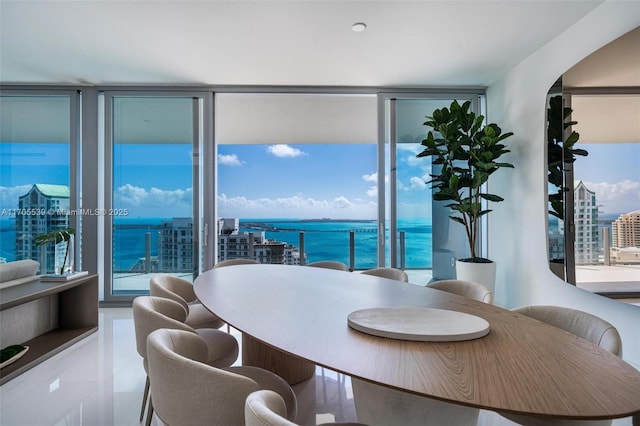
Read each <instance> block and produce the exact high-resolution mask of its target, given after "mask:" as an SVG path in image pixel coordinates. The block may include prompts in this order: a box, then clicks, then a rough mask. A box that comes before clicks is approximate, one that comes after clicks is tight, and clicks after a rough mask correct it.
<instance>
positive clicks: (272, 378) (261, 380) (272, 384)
mask: <svg viewBox="0 0 640 426" xmlns="http://www.w3.org/2000/svg"><path fill="white" fill-rule="evenodd" d="M223 370H226V371H230V372H232V373H235V374H240V375H242V376H245V377H249V378H250V379H252V380H254V381H255V382H256V383H257V384H258V387H259V388H260V389H269V390H272V391H274V392H276V393H277V394H278V395H280V396H281V397H282V399H284V403H285V404H286V406H287V419H289V420H291V421H295V419H296V415H297V414H298V401H297V399H296V395H295V394H294V393H293V391H292V390H291V386H289V384H288V383H287V382H285V381H284V379H282V378H281V377H280V376H277V375H276V374H274V373H272V372H270V371H267V370H264V369H262V368H258V367H250V366H242V367H228V368H223Z"/></svg>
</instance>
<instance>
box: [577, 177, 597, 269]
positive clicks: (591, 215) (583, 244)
mask: <svg viewBox="0 0 640 426" xmlns="http://www.w3.org/2000/svg"><path fill="white" fill-rule="evenodd" d="M574 209H575V210H574V213H575V216H574V218H575V228H576V240H575V252H576V264H577V265H588V264H597V263H598V255H599V250H598V248H599V244H600V230H599V228H598V204H597V203H596V193H595V192H593V191H591V190H589V189H588V188H587V187H586V186H585V184H584V183H583V182H582V181H580V182H578V184H577V185H576V186H575V190H574Z"/></svg>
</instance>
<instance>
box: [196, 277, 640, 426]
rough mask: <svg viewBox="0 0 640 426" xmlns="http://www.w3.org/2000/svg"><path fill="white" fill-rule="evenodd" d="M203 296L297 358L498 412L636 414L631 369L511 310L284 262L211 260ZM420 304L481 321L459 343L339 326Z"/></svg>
mask: <svg viewBox="0 0 640 426" xmlns="http://www.w3.org/2000/svg"><path fill="white" fill-rule="evenodd" d="M195 292H196V295H197V296H198V298H199V299H200V301H201V302H202V303H203V304H204V305H205V306H206V307H207V308H208V309H209V310H210V311H211V312H213V313H214V314H216V315H217V316H219V317H220V318H222V319H223V320H224V321H226V322H227V323H229V324H230V325H231V326H233V327H234V328H236V329H238V330H240V331H241V332H242V333H245V334H247V335H249V336H252V338H254V339H257V340H258V341H260V342H263V343H264V344H266V345H268V346H270V347H272V348H275V349H277V350H280V351H283V352H284V353H286V354H289V355H292V356H294V357H299V358H301V359H302V360H304V362H310V363H313V364H317V365H319V366H323V367H327V368H329V369H332V370H334V371H338V372H341V373H344V374H347V375H349V376H352V377H356V378H359V379H362V380H365V381H369V382H372V383H376V384H379V385H383V386H386V387H389V388H393V389H397V390H402V391H406V392H410V393H413V394H417V395H422V396H427V397H430V398H434V399H438V400H442V401H447V402H451V403H457V404H462V405H466V406H472V407H477V408H482V409H489V410H495V411H499V412H506V413H518V414H526V415H533V416H539V417H550V418H567V419H608V418H619V417H626V416H631V415H634V414H638V413H640V372H639V371H638V370H636V369H634V368H633V367H632V366H630V365H629V364H628V363H626V362H624V361H623V360H622V359H621V358H619V357H617V356H615V355H613V354H611V353H610V352H608V351H605V350H603V349H601V348H599V347H598V346H596V345H594V344H592V343H590V342H588V341H586V340H584V339H581V338H579V337H576V336H574V335H572V334H569V333H567V332H565V331H563V330H561V329H558V328H555V327H552V326H550V325H547V324H545V323H542V322H540V321H537V320H535V319H532V318H529V317H526V316H523V315H520V314H518V313H515V312H512V311H509V310H507V309H503V308H500V307H498V306H493V305H487V304H485V303H481V302H477V301H474V300H471V299H467V298H463V297H460V296H456V295H453V294H450V293H445V292H442V291H439V290H435V289H430V288H425V287H422V286H417V285H413V284H406V283H401V282H399V281H393V280H389V279H386V278H380V277H375V276H370V275H363V274H359V273H355V272H344V271H335V270H329V269H322V268H310V267H305V266H286V265H239V266H230V267H225V268H217V269H213V270H210V271H207V272H205V273H203V274H202V275H200V276H199V277H198V278H197V279H196V281H195ZM399 306H406V307H427V308H435V309H445V310H453V311H458V312H464V313H467V314H471V315H474V316H477V317H480V318H483V319H485V320H486V321H488V322H489V325H490V331H489V333H488V334H487V335H486V336H484V337H481V338H477V339H473V340H467V341H459V342H421V341H407V340H400V339H391V338H385V337H376V336H373V335H369V334H366V333H363V332H360V331H357V330H354V329H352V328H351V327H349V326H348V324H347V317H348V315H349V314H350V313H351V312H354V311H356V310H360V309H366V308H374V307H399Z"/></svg>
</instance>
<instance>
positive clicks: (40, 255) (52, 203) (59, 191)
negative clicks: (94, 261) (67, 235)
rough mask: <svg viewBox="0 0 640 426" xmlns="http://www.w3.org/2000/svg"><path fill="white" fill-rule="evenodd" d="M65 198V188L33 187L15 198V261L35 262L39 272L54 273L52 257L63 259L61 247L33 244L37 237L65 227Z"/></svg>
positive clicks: (66, 200) (66, 211) (67, 212)
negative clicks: (16, 204) (16, 205)
mask: <svg viewBox="0 0 640 426" xmlns="http://www.w3.org/2000/svg"><path fill="white" fill-rule="evenodd" d="M69 195H70V193H69V187H68V186H65V185H48V184H41V183H37V184H35V185H33V186H32V187H31V189H30V190H29V191H28V192H27V193H26V194H25V195H23V196H21V197H19V198H18V209H17V210H16V259H18V260H19V259H34V260H38V261H39V262H40V270H41V272H43V273H50V272H53V271H54V269H55V265H56V257H61V256H62V257H64V247H62V245H60V247H57V246H56V245H55V244H47V245H45V246H43V247H38V246H36V245H35V244H34V242H33V240H34V239H35V238H36V237H37V236H38V235H40V234H44V233H47V232H49V231H52V230H54V229H66V228H68V227H69Z"/></svg>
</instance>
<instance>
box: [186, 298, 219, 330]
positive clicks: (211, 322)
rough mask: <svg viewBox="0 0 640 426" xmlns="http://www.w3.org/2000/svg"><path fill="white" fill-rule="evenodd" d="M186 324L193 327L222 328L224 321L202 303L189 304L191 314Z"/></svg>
mask: <svg viewBox="0 0 640 426" xmlns="http://www.w3.org/2000/svg"><path fill="white" fill-rule="evenodd" d="M185 324H187V325H188V326H190V327H192V328H220V327H222V326H223V325H224V321H222V320H221V319H220V318H218V317H217V316H215V315H214V314H212V313H211V312H210V311H209V310H208V309H207V308H205V307H204V305H203V304H202V303H194V304H192V305H189V315H187V320H186V321H185Z"/></svg>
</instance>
